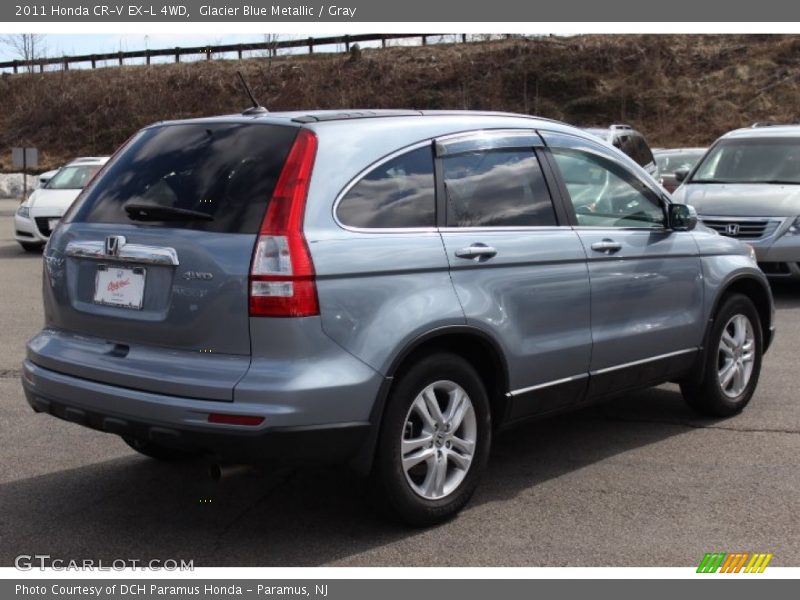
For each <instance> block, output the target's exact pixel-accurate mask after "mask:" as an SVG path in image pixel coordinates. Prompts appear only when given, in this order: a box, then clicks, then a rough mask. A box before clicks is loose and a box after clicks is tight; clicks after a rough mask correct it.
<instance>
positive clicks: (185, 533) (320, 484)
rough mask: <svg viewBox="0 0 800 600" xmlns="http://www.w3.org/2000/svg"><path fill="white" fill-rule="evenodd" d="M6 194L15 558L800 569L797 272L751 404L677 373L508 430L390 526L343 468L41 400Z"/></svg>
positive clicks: (4, 335) (29, 311) (34, 283)
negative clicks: (223, 456)
mask: <svg viewBox="0 0 800 600" xmlns="http://www.w3.org/2000/svg"><path fill="white" fill-rule="evenodd" d="M15 206H16V203H15V202H13V201H8V200H0V282H2V283H1V284H0V448H1V449H2V450H1V456H2V460H1V461H0V542H1V543H0V566H11V565H13V562H14V557H15V556H17V555H19V554H49V555H51V556H52V557H54V558H55V557H58V558H63V559H67V560H69V559H75V560H82V559H90V558H91V559H102V560H104V561H111V560H114V559H120V558H123V559H141V560H149V559H162V560H163V559H169V558H174V559H184V560H190V559H192V560H194V564H195V566H316V565H349V566H470V565H476V566H478V565H481V566H691V565H696V564H698V563H699V561H700V559H701V558H702V557H703V554H704V553H705V552H709V551H724V552H734V551H750V552H754V551H758V552H772V553H774V555H775V558H774V559H773V561H772V563H771V564H772V565H774V566H800V544H798V543H797V540H798V539H800V517H798V515H800V495H799V494H798V490H800V464H798V460H799V457H800V403H798V395H797V390H798V384H800V372H798V369H797V365H798V360H797V348H798V342H797V340H798V339H800V285H792V284H782V285H776V286H775V288H774V291H775V295H776V302H777V308H778V316H777V327H778V334H777V338H776V341H775V344H774V346H773V348H772V349H771V351H770V352H769V353H768V355H767V356H766V358H765V364H764V369H763V371H762V376H761V383H760V385H759V388H758V391H757V393H756V396H755V398H754V400H753V402H752V403H751V405H750V406H749V407H748V408H747V410H746V411H745V412H744V413H743V414H742V415H740V416H738V417H735V418H732V419H727V420H718V421H714V420H709V419H701V418H698V417H696V416H694V415H693V414H692V413H691V412H689V410H688V409H687V408H686V407H685V406H684V404H683V402H682V400H681V398H680V395H679V393H678V391H677V388H676V387H675V386H671V385H666V386H662V387H660V388H657V389H653V390H649V391H646V392H641V393H636V394H631V395H628V396H625V397H622V398H619V399H618V400H616V401H613V402H611V403H609V404H605V405H603V406H600V407H595V408H591V409H587V410H584V411H582V412H579V413H574V414H572V415H568V416H564V417H559V418H556V419H551V420H548V421H542V422H539V423H535V424H532V425H529V426H526V427H524V428H521V429H517V430H515V431H513V432H510V433H508V434H505V435H504V436H501V437H498V438H497V439H496V440H495V446H494V451H493V454H492V458H491V464H490V468H489V472H488V475H487V476H486V478H485V479H484V481H483V483H482V485H481V486H480V488H479V490H478V492H477V494H476V496H475V497H474V498H473V501H472V503H471V504H470V505H469V506H468V507H467V509H466V510H465V511H464V512H463V513H462V514H461V515H459V516H458V517H457V518H456V519H455V520H453V521H451V522H449V523H447V524H444V525H442V526H439V527H435V528H432V529H428V530H409V529H404V528H402V527H400V526H396V525H393V524H389V523H387V522H385V521H383V520H382V519H381V518H380V516H378V515H377V514H375V513H374V512H373V511H372V510H371V509H370V507H369V505H368V504H367V503H366V502H365V501H364V499H363V497H362V490H361V487H360V486H359V484H358V481H357V480H356V479H355V478H354V477H353V476H351V475H349V474H348V473H346V472H343V471H339V470H334V469H304V470H295V471H279V472H252V473H248V474H244V475H241V476H238V477H235V478H231V479H228V480H224V481H223V482H221V483H215V482H212V481H211V480H210V479H209V478H208V477H207V475H206V468H207V465H206V464H205V463H203V462H201V461H196V462H189V463H180V464H159V463H157V462H154V461H152V460H149V459H146V458H144V457H141V456H139V455H137V454H135V453H134V452H133V451H132V450H130V449H129V448H128V447H127V446H126V445H125V444H124V443H123V442H122V441H120V440H119V439H117V438H116V437H114V436H111V435H107V434H103V433H97V432H93V431H89V430H86V429H83V428H81V427H79V426H76V425H73V424H70V423H66V422H61V421H58V420H56V419H54V418H52V417H48V416H45V415H35V414H34V413H33V412H32V411H31V410H30V408H29V407H28V405H27V403H26V402H25V400H24V397H23V393H22V389H21V386H20V383H19V373H20V362H21V360H22V358H23V355H24V348H25V341H26V340H27V339H28V338H29V337H30V336H32V335H33V334H34V333H35V332H36V331H37V330H38V328H39V327H40V326H41V322H42V309H41V305H40V286H41V256H38V255H30V254H26V253H24V252H23V251H22V250H21V249H20V248H19V247H18V246H17V245H16V244H15V243H14V241H13V238H12V223H11V215H12V214H13V209H14V207H15Z"/></svg>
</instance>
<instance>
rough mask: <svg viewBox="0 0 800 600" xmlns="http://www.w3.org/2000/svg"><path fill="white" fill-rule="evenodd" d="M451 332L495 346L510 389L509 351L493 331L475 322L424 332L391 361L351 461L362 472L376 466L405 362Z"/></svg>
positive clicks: (503, 381) (503, 378)
mask: <svg viewBox="0 0 800 600" xmlns="http://www.w3.org/2000/svg"><path fill="white" fill-rule="evenodd" d="M451 335H468V336H473V337H477V338H480V339H481V341H482V342H484V343H486V344H487V345H488V346H489V348H491V350H492V352H493V353H494V355H495V356H496V357H497V358H498V360H499V362H500V364H499V367H500V385H501V387H502V393H503V395H505V393H506V392H507V391H508V381H509V378H508V365H507V363H506V360H505V353H504V352H503V350H502V348H501V346H500V344H499V343H498V342H497V340H495V339H494V337H492V336H491V335H490V334H489V333H487V332H486V331H484V330H483V329H480V328H478V327H473V326H471V325H446V326H443V327H437V328H436V329H432V330H430V331H428V332H426V333H423V334H421V335H419V336H417V337H416V338H414V339H413V340H412V341H410V342H409V343H408V344H406V346H405V347H404V348H403V349H402V350H400V352H398V353H397V354H396V355H395V357H394V358H393V359H392V362H391V363H390V367H389V369H388V370H387V372H386V376H385V378H384V380H383V383H382V384H381V387H380V389H379V391H378V396H377V397H376V398H375V404H373V406H372V411H371V412H370V416H369V423H370V431H369V434H368V435H367V439H366V441H365V442H364V444H363V445H362V447H361V449H360V450H359V451H358V453H357V454H356V456H355V457H354V458H353V459H352V460H351V461H350V463H349V464H350V467H351V468H353V469H354V470H355V471H356V472H357V473H358V474H360V475H367V474H369V472H370V470H371V469H372V462H373V459H374V457H375V447H376V445H377V443H378V434H379V433H380V429H381V423H382V422H383V412H384V408H385V407H386V400H387V398H388V397H389V392H390V390H391V389H392V384H393V383H394V378H395V375H396V374H397V371H398V369H399V368H400V366H401V365H402V364H403V362H404V361H405V360H406V359H407V358H408V357H409V356H411V354H413V353H414V352H415V351H416V350H417V349H419V348H420V347H421V346H423V345H424V344H427V343H429V342H433V341H435V340H437V339H439V338H444V337H447V336H451ZM504 419H505V415H499V418H498V422H502V421H503V420H504Z"/></svg>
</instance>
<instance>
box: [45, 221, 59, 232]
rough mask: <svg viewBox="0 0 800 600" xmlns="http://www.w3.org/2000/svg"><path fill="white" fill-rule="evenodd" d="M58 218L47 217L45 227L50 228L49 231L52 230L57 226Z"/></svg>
mask: <svg viewBox="0 0 800 600" xmlns="http://www.w3.org/2000/svg"><path fill="white" fill-rule="evenodd" d="M60 220H61V219H47V227H48V228H49V229H50V231H53V230H54V229H55V228H56V227H57V226H58V222H59V221H60Z"/></svg>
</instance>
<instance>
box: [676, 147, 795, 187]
mask: <svg viewBox="0 0 800 600" xmlns="http://www.w3.org/2000/svg"><path fill="white" fill-rule="evenodd" d="M691 181H692V182H695V183H698V182H702V183H787V184H798V183H800V139H780V138H774V139H763V138H762V139H757V140H756V139H754V140H726V141H723V142H720V143H719V144H717V145H716V146H714V147H713V148H712V149H711V150H710V151H709V153H708V154H707V155H706V156H705V158H704V159H703V162H702V163H701V164H700V166H699V167H698V168H697V170H696V171H695V173H694V175H693V176H692V179H691Z"/></svg>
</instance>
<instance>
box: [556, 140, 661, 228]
mask: <svg viewBox="0 0 800 600" xmlns="http://www.w3.org/2000/svg"><path fill="white" fill-rule="evenodd" d="M552 152H553V157H554V158H555V161H556V164H557V165H558V168H559V170H560V171H561V175H562V177H563V178H564V183H565V184H566V185H567V190H568V191H569V196H570V200H571V201H572V205H573V207H574V208H575V215H576V217H577V219H578V225H583V226H593V227H650V228H662V227H664V226H665V217H664V209H663V208H662V206H661V203H660V202H659V201H658V198H656V197H655V196H654V195H653V194H652V192H650V190H649V189H648V188H647V187H646V186H645V185H644V184H643V183H642V182H640V181H639V180H638V179H637V178H636V177H634V176H633V175H632V174H630V173H627V172H626V171H625V170H624V169H623V168H622V167H619V166H617V165H615V164H614V163H612V162H611V161H607V160H605V159H603V158H600V157H598V156H594V155H593V154H587V153H585V152H580V151H577V150H569V149H565V148H553V150H552Z"/></svg>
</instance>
